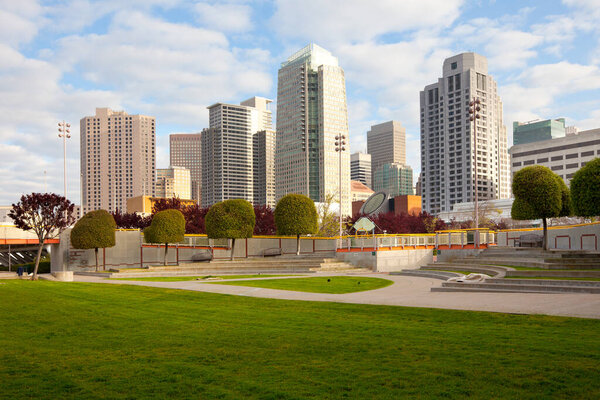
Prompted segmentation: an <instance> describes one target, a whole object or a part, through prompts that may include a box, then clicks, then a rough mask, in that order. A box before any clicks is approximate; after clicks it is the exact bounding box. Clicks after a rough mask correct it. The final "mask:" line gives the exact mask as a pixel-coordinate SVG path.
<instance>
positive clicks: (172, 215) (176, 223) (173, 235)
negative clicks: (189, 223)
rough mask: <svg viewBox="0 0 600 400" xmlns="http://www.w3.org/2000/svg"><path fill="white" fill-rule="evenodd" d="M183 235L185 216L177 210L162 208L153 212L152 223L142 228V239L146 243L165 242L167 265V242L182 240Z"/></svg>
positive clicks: (165, 263)
mask: <svg viewBox="0 0 600 400" xmlns="http://www.w3.org/2000/svg"><path fill="white" fill-rule="evenodd" d="M184 235H185V218H183V214H182V213H181V211H179V210H172V209H171V210H164V211H159V212H157V213H156V214H154V217H153V218H152V223H151V224H150V226H149V227H147V228H146V229H144V239H145V240H146V242H148V243H164V244H165V260H164V265H167V253H168V252H169V243H177V242H182V241H183V239H184Z"/></svg>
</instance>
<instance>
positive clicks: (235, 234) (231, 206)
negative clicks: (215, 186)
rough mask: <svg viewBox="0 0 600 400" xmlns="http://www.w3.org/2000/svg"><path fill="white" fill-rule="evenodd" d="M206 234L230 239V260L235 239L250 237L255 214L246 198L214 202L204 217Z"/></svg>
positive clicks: (210, 236)
mask: <svg viewBox="0 0 600 400" xmlns="http://www.w3.org/2000/svg"><path fill="white" fill-rule="evenodd" d="M204 223H205V225H206V234H207V235H208V237H209V238H211V239H224V238H226V239H231V258H230V259H231V260H233V254H234V250H235V239H243V238H250V237H252V232H253V231H254V224H255V223H256V216H255V215H254V208H253V207H252V204H250V203H249V202H248V201H246V200H242V199H231V200H225V201H222V202H220V203H217V204H214V205H213V206H212V207H211V208H210V210H208V213H207V214H206V217H205V218H204Z"/></svg>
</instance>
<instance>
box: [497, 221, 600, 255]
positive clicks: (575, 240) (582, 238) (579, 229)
mask: <svg viewBox="0 0 600 400" xmlns="http://www.w3.org/2000/svg"><path fill="white" fill-rule="evenodd" d="M531 233H533V234H538V235H543V230H542V228H534V229H522V230H516V229H515V230H512V229H510V230H505V231H500V232H498V246H508V247H513V246H514V243H515V239H518V238H519V237H520V236H521V235H525V234H531ZM548 248H549V249H565V250H591V251H599V250H600V223H599V222H596V223H592V224H582V225H572V226H551V227H549V228H548Z"/></svg>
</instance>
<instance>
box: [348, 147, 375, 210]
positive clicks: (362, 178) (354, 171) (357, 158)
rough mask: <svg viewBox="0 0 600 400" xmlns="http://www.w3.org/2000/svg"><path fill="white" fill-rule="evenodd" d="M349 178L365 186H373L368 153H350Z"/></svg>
mask: <svg viewBox="0 0 600 400" xmlns="http://www.w3.org/2000/svg"><path fill="white" fill-rule="evenodd" d="M350 179H351V180H352V181H359V182H361V183H362V184H363V185H366V186H367V187H373V185H372V175H371V155H370V154H365V153H360V152H358V153H353V154H351V155H350ZM352 201H354V200H352Z"/></svg>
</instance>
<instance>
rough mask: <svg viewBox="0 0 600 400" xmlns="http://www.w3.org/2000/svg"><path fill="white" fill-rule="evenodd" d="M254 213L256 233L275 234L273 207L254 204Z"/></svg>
mask: <svg viewBox="0 0 600 400" xmlns="http://www.w3.org/2000/svg"><path fill="white" fill-rule="evenodd" d="M254 215H255V216H256V224H255V225H254V235H275V233H276V232H277V228H276V227H275V217H274V214H273V209H272V208H271V207H269V206H266V205H260V206H254Z"/></svg>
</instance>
